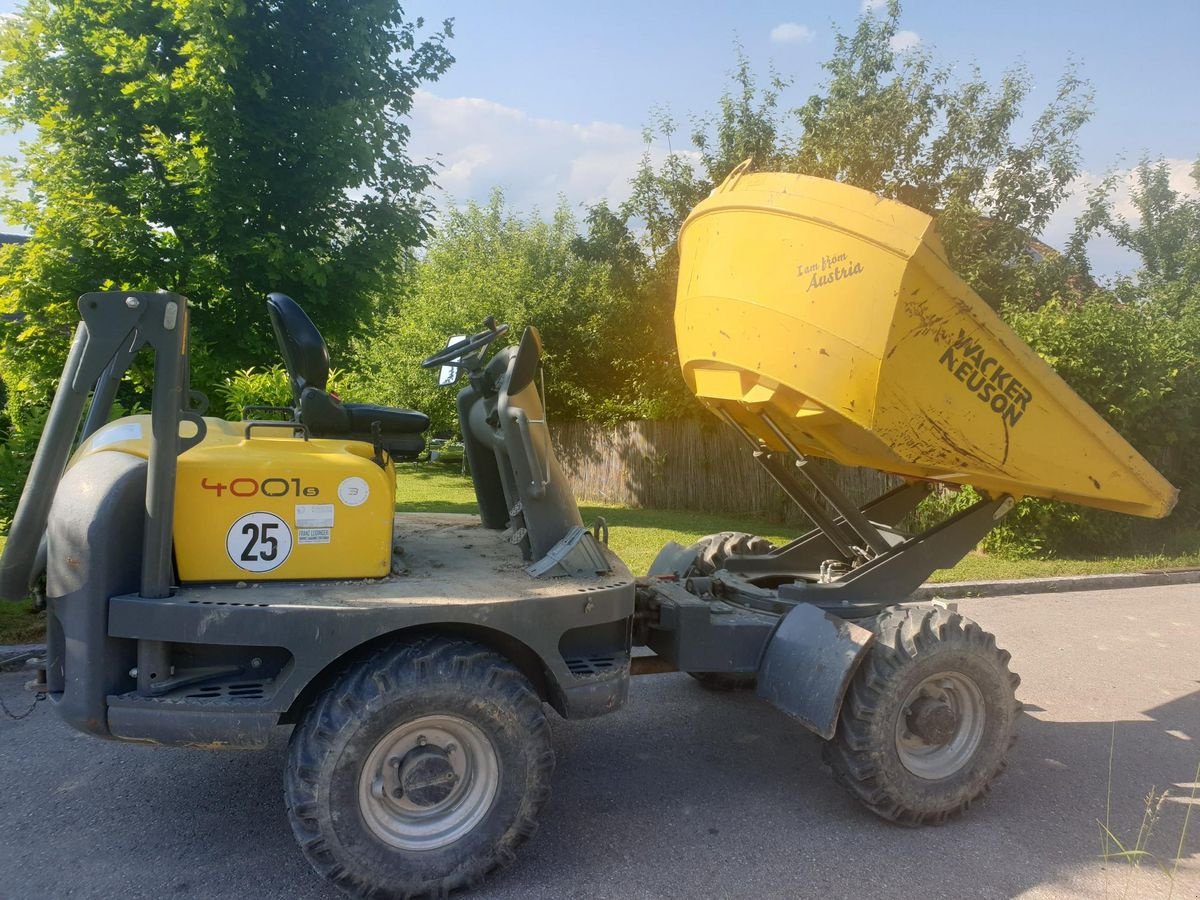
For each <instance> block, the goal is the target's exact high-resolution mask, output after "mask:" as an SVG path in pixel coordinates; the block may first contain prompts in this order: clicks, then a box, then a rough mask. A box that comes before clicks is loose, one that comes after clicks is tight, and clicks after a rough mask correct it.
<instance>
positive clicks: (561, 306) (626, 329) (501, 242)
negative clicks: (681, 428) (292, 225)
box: [347, 191, 663, 432]
mask: <svg viewBox="0 0 1200 900" xmlns="http://www.w3.org/2000/svg"><path fill="white" fill-rule="evenodd" d="M592 220H593V230H592V232H591V234H590V236H587V237H581V236H580V235H579V234H578V233H577V223H576V222H575V220H574V218H573V217H572V216H571V214H570V212H569V210H568V209H567V208H566V207H565V206H559V208H558V209H557V210H556V211H555V213H554V216H553V218H552V219H551V220H550V221H548V222H547V221H542V220H541V219H540V218H539V217H538V216H537V215H536V214H535V215H534V216H533V217H531V218H529V219H523V218H521V217H519V216H516V215H513V214H512V213H511V212H509V211H508V210H507V209H506V208H505V205H504V199H503V196H502V195H501V194H500V193H499V192H498V191H497V192H495V193H493V195H492V198H491V200H490V202H489V203H488V204H487V205H486V206H479V205H477V204H469V205H468V206H466V207H465V208H462V209H457V210H453V211H451V212H450V213H449V214H448V215H447V217H446V220H445V221H444V222H443V223H442V226H441V229H440V231H439V233H438V235H437V236H436V237H435V238H434V239H433V240H432V242H431V243H430V244H429V248H428V252H427V254H426V256H425V258H424V259H423V260H421V261H420V262H419V263H418V264H416V265H415V266H414V267H413V270H412V274H411V280H410V282H409V283H408V285H407V296H406V297H405V299H404V300H403V301H402V302H401V303H399V304H398V305H397V307H396V308H395V309H394V310H393V311H392V312H391V313H390V314H389V315H388V316H386V317H385V318H384V320H383V321H382V323H381V325H380V326H379V332H380V333H379V334H378V335H376V336H375V337H374V338H373V339H372V340H370V341H366V342H363V343H362V344H361V345H360V346H358V347H356V348H355V350H354V357H355V363H356V366H357V369H358V371H359V372H360V373H363V377H364V380H366V381H367V382H368V385H367V388H366V397H367V398H369V399H371V400H374V401H375V402H379V403H386V404H389V405H396V406H411V407H414V408H417V409H420V410H423V411H425V412H428V413H429V414H430V416H431V418H432V419H433V430H434V431H435V432H437V431H448V430H454V429H455V428H456V427H457V423H456V421H455V411H454V398H455V395H456V391H454V390H451V389H449V388H439V387H438V386H437V383H436V373H435V372H428V371H425V370H423V369H420V368H419V367H418V364H419V363H420V361H421V360H422V359H423V358H425V357H426V356H429V355H431V354H432V353H434V352H435V351H437V350H439V349H441V348H442V347H443V346H444V345H445V342H446V339H447V338H448V337H449V336H451V335H454V334H467V333H471V332H475V331H478V330H479V329H480V323H481V322H482V321H483V319H484V318H485V317H486V316H488V315H492V316H495V318H496V321H497V322H502V323H507V324H508V325H510V326H512V328H513V333H512V336H513V338H516V337H518V336H519V335H520V333H521V330H522V329H523V328H524V327H525V326H526V325H529V324H536V325H537V327H538V328H539V329H540V331H541V333H542V336H543V339H544V341H545V349H546V356H545V360H546V392H547V396H548V403H547V407H548V410H549V413H550V415H551V416H552V417H553V418H555V419H558V420H563V419H579V418H587V419H592V420H599V421H614V420H620V419H629V418H648V417H649V418H652V417H656V416H657V415H659V414H661V413H662V411H663V410H662V399H661V396H660V395H659V393H658V392H655V391H651V390H647V389H646V387H645V384H646V381H647V378H648V377H650V376H648V375H647V372H646V365H645V359H646V354H645V353H643V352H642V350H643V349H644V348H645V347H646V338H645V328H646V320H645V314H644V311H643V310H642V309H641V307H640V304H639V302H638V295H637V293H636V291H634V290H631V287H632V279H633V278H635V277H636V272H637V271H638V270H639V268H640V266H641V265H642V263H641V262H640V251H637V249H636V247H633V246H631V245H630V244H629V243H628V242H627V240H626V237H625V236H624V233H623V232H618V233H615V234H614V232H612V231H611V230H610V229H608V226H609V225H610V224H611V220H610V219H609V218H608V217H606V215H605V213H604V211H603V209H600V210H594V211H593V214H592ZM614 237H615V240H616V241H617V246H614V247H611V248H608V250H607V252H605V253H604V254H603V255H604V256H605V257H606V259H605V260H604V261H597V259H595V256H596V255H597V247H598V245H599V244H600V243H601V242H602V241H604V240H606V239H608V238H614ZM609 256H612V257H615V258H618V259H623V260H624V268H622V267H619V266H614V265H610V264H609V262H608V261H607V258H608V257H609ZM651 368H653V367H651ZM347 390H349V389H347ZM648 397H649V398H650V399H646V398H648ZM356 399H357V398H356Z"/></svg>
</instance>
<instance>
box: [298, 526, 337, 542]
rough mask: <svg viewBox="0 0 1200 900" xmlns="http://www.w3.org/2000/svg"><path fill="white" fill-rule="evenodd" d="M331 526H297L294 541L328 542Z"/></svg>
mask: <svg viewBox="0 0 1200 900" xmlns="http://www.w3.org/2000/svg"><path fill="white" fill-rule="evenodd" d="M332 531H333V529H332V528H297V529H296V542H297V543H299V544H328V543H329V538H330V534H331V532H332Z"/></svg>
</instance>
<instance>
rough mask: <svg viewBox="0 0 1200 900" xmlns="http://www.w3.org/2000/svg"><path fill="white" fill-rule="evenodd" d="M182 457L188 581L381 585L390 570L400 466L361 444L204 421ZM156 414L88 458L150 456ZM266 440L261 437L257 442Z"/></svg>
mask: <svg viewBox="0 0 1200 900" xmlns="http://www.w3.org/2000/svg"><path fill="white" fill-rule="evenodd" d="M205 423H206V424H207V425H208V434H207V437H206V438H205V440H204V441H203V442H202V443H201V444H200V445H199V446H196V447H194V448H192V449H191V450H188V451H187V452H186V453H184V454H183V455H182V456H180V457H179V466H178V470H177V476H176V487H175V561H176V565H177V567H178V570H179V577H180V580H181V581H184V582H196V581H266V580H277V579H323V578H378V577H382V576H384V575H386V574H388V571H389V570H390V567H391V550H392V522H393V518H394V511H395V493H396V486H395V478H396V473H395V469H394V468H393V467H392V466H391V465H390V464H389V465H388V466H386V467H380V466H379V465H377V464H376V463H375V462H374V461H373V460H372V459H371V453H372V449H371V447H370V446H369V445H368V444H365V443H361V442H357V441H342V440H323V439H315V438H314V439H312V440H308V441H304V440H301V439H298V438H292V437H281V436H279V433H278V432H271V431H262V432H258V431H255V432H254V433H253V437H252V438H251V439H250V440H246V439H245V438H244V434H243V433H244V428H245V426H244V424H243V423H237V422H225V421H223V420H221V419H205ZM149 433H150V422H149V417H146V416H133V417H129V418H126V419H121V420H118V421H116V422H113V423H110V424H109V425H107V426H105V428H103V429H101V430H100V431H98V432H97V433H96V434H95V435H94V436H93V437H92V438H91V439H90V440H89V442H88V443H87V444H85V445H84V447H83V448H81V452H97V451H100V452H103V451H104V450H108V449H112V450H123V451H124V452H127V453H134V454H136V455H140V456H146V455H147V453H148V436H149ZM260 434H261V435H262V436H261V437H260V436H259V435H260Z"/></svg>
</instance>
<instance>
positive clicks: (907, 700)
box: [825, 607, 1021, 825]
mask: <svg viewBox="0 0 1200 900" xmlns="http://www.w3.org/2000/svg"><path fill="white" fill-rule="evenodd" d="M874 631H875V635H876V639H875V644H874V645H873V646H872V647H871V649H870V650H869V651H868V653H867V657H866V659H865V660H863V663H862V665H861V666H860V667H859V669H858V671H857V672H856V673H855V675H854V679H853V681H852V682H851V684H850V689H849V690H848V691H847V694H846V699H845V701H844V703H843V704H842V710H841V715H840V718H839V721H838V729H837V733H836V734H835V735H834V738H833V740H832V741H829V742H827V743H826V744H825V757H826V761H827V762H828V763H829V764H830V766H831V768H832V769H833V775H834V778H835V779H836V780H837V781H838V782H839V783H840V784H841V785H842V786H843V787H844V788H846V790H847V791H849V792H850V794H851V795H852V796H854V797H855V798H856V799H858V800H859V801H860V802H862V803H863V804H864V805H865V806H866V807H867V808H868V809H870V810H871V811H872V812H873V813H875V814H876V815H878V816H881V817H882V818H884V819H887V820H889V821H892V822H897V823H899V824H902V825H928V824H937V823H941V822H944V821H946V820H947V819H949V818H953V817H955V816H957V815H960V814H961V813H963V812H964V811H965V810H966V809H967V808H968V807H970V805H971V804H972V803H973V802H974V801H975V800H976V799H978V798H979V797H980V796H982V795H983V794H984V793H986V792H987V790H988V789H989V787H990V786H991V783H992V781H993V780H994V779H995V778H996V777H997V776H999V775H1000V773H1001V772H1003V771H1004V767H1005V757H1006V755H1007V753H1008V750H1009V748H1010V747H1011V746H1012V744H1013V742H1014V740H1015V739H1016V737H1015V728H1016V720H1017V715H1018V713H1019V712H1020V704H1019V703H1017V701H1016V698H1015V696H1014V692H1015V691H1016V688H1017V685H1018V684H1020V681H1021V679H1020V678H1019V677H1017V675H1015V674H1013V673H1012V672H1010V671H1009V669H1008V661H1009V659H1010V656H1009V654H1008V652H1007V651H1005V650H1001V649H999V648H998V647H997V646H996V639H995V638H994V637H993V636H992V635H991V634H989V633H987V632H986V631H984V630H983V629H982V628H980V627H979V625H977V624H976V623H975V622H973V621H971V620H970V619H967V618H965V617H963V616H961V615H959V614H958V613H956V612H949V611H947V610H945V609H943V608H941V607H907V608H906V607H893V608H891V609H886V610H884V611H883V612H882V613H880V614H879V616H878V617H877V618H876V620H875V625H874Z"/></svg>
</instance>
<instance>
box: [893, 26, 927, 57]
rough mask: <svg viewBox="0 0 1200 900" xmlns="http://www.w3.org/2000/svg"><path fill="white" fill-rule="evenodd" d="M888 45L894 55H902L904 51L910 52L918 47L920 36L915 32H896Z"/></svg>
mask: <svg viewBox="0 0 1200 900" xmlns="http://www.w3.org/2000/svg"><path fill="white" fill-rule="evenodd" d="M889 43H890V44H891V48H892V50H894V51H895V52H896V53H903V52H904V51H905V50H912V49H913V48H914V47H916V46H918V45H919V44H920V43H921V36H920V35H919V34H917V33H916V32H915V31H897V32H896V33H895V34H894V35H892V39H891V41H890V42H889Z"/></svg>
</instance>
